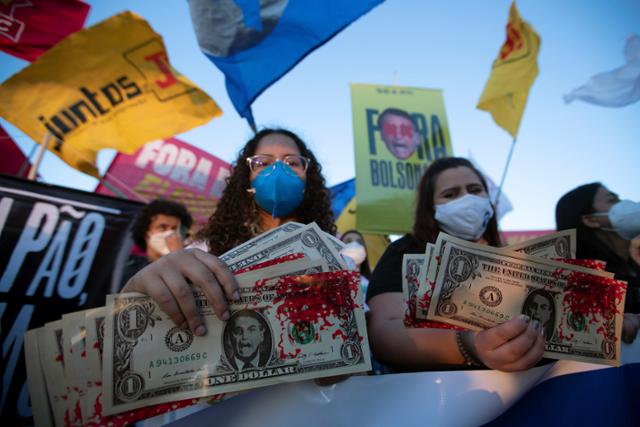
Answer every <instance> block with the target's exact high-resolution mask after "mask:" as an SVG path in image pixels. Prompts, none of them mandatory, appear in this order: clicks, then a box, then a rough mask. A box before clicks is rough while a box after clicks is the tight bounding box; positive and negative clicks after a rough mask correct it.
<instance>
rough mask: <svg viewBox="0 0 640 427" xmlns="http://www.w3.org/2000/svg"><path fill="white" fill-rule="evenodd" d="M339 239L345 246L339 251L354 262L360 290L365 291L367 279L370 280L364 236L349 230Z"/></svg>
mask: <svg viewBox="0 0 640 427" xmlns="http://www.w3.org/2000/svg"><path fill="white" fill-rule="evenodd" d="M340 240H342V241H343V242H344V243H346V246H345V247H344V249H342V250H341V251H340V253H341V254H342V255H344V256H348V257H349V258H351V259H352V260H353V262H354V263H355V264H356V270H358V271H359V272H360V283H361V284H362V292H365V293H366V291H367V286H369V280H371V268H370V267H369V258H368V256H367V246H366V243H365V241H364V237H362V234H360V233H359V232H357V231H356V230H349V231H347V232H345V233H344V234H343V235H342V237H340Z"/></svg>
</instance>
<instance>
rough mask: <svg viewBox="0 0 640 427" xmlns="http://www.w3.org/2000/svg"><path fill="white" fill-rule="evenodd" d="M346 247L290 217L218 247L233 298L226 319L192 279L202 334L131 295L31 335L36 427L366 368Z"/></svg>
mask: <svg viewBox="0 0 640 427" xmlns="http://www.w3.org/2000/svg"><path fill="white" fill-rule="evenodd" d="M342 247H343V244H342V242H340V241H339V240H337V239H336V238H334V237H333V236H330V235H329V234H327V233H324V232H323V231H321V230H320V228H319V227H318V226H317V225H316V224H315V223H314V224H309V225H303V224H298V223H287V224H285V225H283V226H281V227H278V228H275V229H273V230H270V231H268V232H266V233H264V234H262V235H260V236H257V237H256V238H254V239H252V240H250V241H248V242H246V243H245V244H243V245H241V246H238V247H236V248H234V249H232V250H230V251H229V252H227V253H225V254H224V255H222V256H221V257H220V259H222V260H223V261H224V262H225V263H226V264H227V265H228V267H229V269H230V270H231V272H233V273H234V274H235V277H236V279H237V281H238V284H239V293H240V297H241V298H240V300H239V301H229V305H230V307H229V308H230V310H229V311H230V313H231V317H230V318H229V319H228V320H227V321H222V320H221V319H219V318H218V317H216V315H215V313H214V312H213V310H212V309H211V307H210V305H209V302H208V301H207V299H206V297H205V296H204V293H203V292H202V291H201V290H199V289H198V288H197V287H194V289H193V292H194V297H195V299H196V303H197V305H198V307H199V310H200V313H201V315H202V316H203V318H204V321H205V324H206V327H207V334H206V335H205V336H195V335H194V334H193V333H192V332H191V331H190V330H189V329H182V328H180V327H178V326H176V325H175V324H174V323H173V322H172V321H171V319H170V318H169V317H168V316H167V315H166V314H165V313H163V312H162V310H161V309H160V308H159V307H158V305H157V304H156V303H155V302H154V301H153V300H152V299H151V298H149V297H148V296H146V295H144V294H139V293H122V294H115V295H108V296H107V298H106V306H105V307H101V308H96V309H91V310H87V311H82V312H76V313H69V314H66V315H64V316H63V317H62V319H61V320H58V321H55V322H51V323H47V324H45V325H44V326H43V327H41V328H37V329H33V330H30V331H28V332H27V333H26V335H25V357H26V364H27V375H28V385H29V392H30V395H31V402H32V407H33V412H34V419H35V423H36V425H38V426H40V425H43V426H44V425H55V426H72V425H73V426H79V425H96V426H98V425H113V426H117V425H127V424H130V423H132V422H134V421H136V420H139V419H144V418H148V417H150V416H153V415H157V414H160V413H163V412H166V411H171V410H174V409H177V408H179V407H183V406H186V405H191V404H194V403H197V402H199V401H202V399H203V398H204V399H205V401H208V402H210V401H215V400H219V399H221V398H222V395H223V394H224V393H229V392H238V391H242V390H247V389H251V388H256V387H262V386H267V385H272V384H277V383H282V382H290V381H300V380H306V379H311V378H321V377H328V376H335V375H343V374H352V373H357V372H364V371H368V370H370V368H371V367H370V356H369V344H368V339H367V332H366V326H365V317H364V311H363V302H362V291H361V287H360V277H359V274H358V273H357V272H354V271H349V270H348V269H347V265H346V264H345V260H344V259H343V258H342V257H341V255H340V254H339V251H340V249H341V248H342Z"/></svg>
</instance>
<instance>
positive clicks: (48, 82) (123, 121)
mask: <svg viewBox="0 0 640 427" xmlns="http://www.w3.org/2000/svg"><path fill="white" fill-rule="evenodd" d="M0 99H2V102H1V103H0V115H1V116H2V117H3V118H5V119H6V120H8V121H10V122H11V123H13V124H14V125H15V126H17V127H18V128H20V129H21V130H22V131H23V132H24V133H26V134H27V135H29V136H30V137H31V138H33V140H34V141H36V142H40V141H42V139H43V137H44V135H45V133H46V132H50V133H51V135H52V136H53V137H52V138H51V143H50V144H49V146H48V148H49V150H51V151H52V152H53V153H55V154H56V155H58V156H59V157H60V158H61V159H62V160H64V161H65V162H66V163H68V164H69V165H70V166H72V167H74V168H76V169H78V170H80V171H82V172H85V173H88V174H90V175H93V176H98V171H97V169H96V165H95V161H96V154H97V152H98V151H99V150H100V149H102V148H113V149H116V150H118V151H122V152H124V153H127V154H132V153H133V152H134V151H135V150H136V149H138V148H139V147H140V146H142V145H144V144H145V143H147V142H149V141H151V140H155V139H162V138H167V137H170V136H173V135H175V134H178V133H181V132H185V131H187V130H189V129H191V128H193V127H195V126H199V125H201V124H204V123H206V122H208V121H209V120H211V119H212V118H214V117H215V116H219V115H220V114H222V112H221V110H220V108H218V106H217V105H216V103H215V102H214V101H213V100H212V99H211V98H210V97H209V96H208V95H207V94H206V93H204V92H203V91H202V90H201V89H199V88H198V87H197V86H196V85H195V84H193V83H192V82H191V81H190V80H189V79H187V78H186V77H184V76H182V75H180V74H179V73H178V72H177V71H176V70H174V69H173V68H172V67H171V65H170V64H169V60H168V57H167V51H166V49H165V47H164V43H163V42H162V37H160V35H158V34H157V33H155V32H154V31H153V29H152V28H151V26H149V24H148V23H147V22H146V21H145V20H144V19H142V18H141V17H139V16H137V15H135V14H134V13H131V12H124V13H121V14H119V15H116V16H113V17H111V18H109V19H107V20H106V21H103V22H101V23H99V24H97V25H94V26H93V27H90V28H87V29H85V30H83V31H80V32H77V33H75V34H73V35H71V36H69V37H67V38H66V39H64V40H62V41H61V42H60V43H58V44H57V45H55V46H54V47H53V48H51V49H50V50H49V51H47V52H46V53H45V54H43V55H42V56H41V57H40V58H38V60H37V61H35V62H33V63H32V64H31V65H29V66H28V67H27V68H25V69H23V70H22V71H20V72H19V73H17V74H15V75H14V76H12V77H11V78H10V79H8V80H6V81H5V82H4V83H3V84H2V85H1V86H0Z"/></svg>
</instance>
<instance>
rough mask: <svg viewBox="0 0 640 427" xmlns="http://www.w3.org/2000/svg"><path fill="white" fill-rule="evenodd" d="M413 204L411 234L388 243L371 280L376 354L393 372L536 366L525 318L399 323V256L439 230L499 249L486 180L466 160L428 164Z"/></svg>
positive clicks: (536, 341) (419, 249)
mask: <svg viewBox="0 0 640 427" xmlns="http://www.w3.org/2000/svg"><path fill="white" fill-rule="evenodd" d="M416 205H417V207H416V213H415V222H414V225H413V231H412V232H411V233H409V234H406V235H405V236H404V237H402V238H400V239H399V240H397V241H395V242H393V243H392V244H391V245H389V247H388V248H387V250H386V251H385V253H384V254H383V255H382V258H381V259H380V261H378V264H377V265H376V268H375V270H374V272H373V277H372V279H371V283H370V284H369V289H368V292H367V302H368V304H369V308H370V312H369V313H370V315H369V319H368V320H369V322H368V331H369V342H370V344H371V349H372V351H373V353H374V356H375V357H376V358H377V359H378V360H379V361H381V362H383V363H385V364H387V365H389V366H391V367H392V368H393V369H394V370H397V371H410V370H423V369H442V368H446V367H451V366H455V365H458V366H459V365H467V366H486V367H489V368H492V369H498V370H501V371H520V370H523V369H527V368H529V367H531V366H533V365H535V364H536V363H537V362H538V361H539V360H540V359H541V358H542V353H543V352H544V338H543V329H542V325H541V324H540V322H538V321H537V320H532V319H531V318H530V317H529V316H526V315H521V316H519V317H516V318H514V319H511V320H509V321H507V322H505V323H503V324H501V325H498V326H495V327H493V328H490V329H487V330H485V331H481V332H471V331H464V332H463V331H453V330H449V329H430V328H408V327H405V325H404V323H403V317H404V312H405V309H404V304H403V297H402V258H403V255H404V254H412V253H420V254H422V253H424V252H425V248H426V244H427V243H428V242H431V243H433V242H435V240H436V238H437V236H438V233H439V232H440V230H442V231H445V232H447V233H449V234H452V235H454V236H457V237H459V238H462V239H465V240H469V241H473V242H477V243H482V244H486V245H491V246H500V237H499V235H498V224H497V220H496V215H495V213H494V208H493V206H492V205H491V202H490V200H489V195H488V192H487V185H486V182H485V180H484V179H483V178H482V175H481V174H480V172H479V171H478V170H477V169H475V168H474V167H473V165H472V164H471V163H470V162H469V161H468V160H467V159H463V158H459V157H448V158H443V159H439V160H436V161H435V162H433V163H432V164H431V165H430V166H429V168H428V169H427V170H426V171H425V173H424V175H423V177H422V178H421V180H420V184H419V187H418V195H417V203H416Z"/></svg>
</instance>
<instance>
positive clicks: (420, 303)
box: [404, 279, 465, 331]
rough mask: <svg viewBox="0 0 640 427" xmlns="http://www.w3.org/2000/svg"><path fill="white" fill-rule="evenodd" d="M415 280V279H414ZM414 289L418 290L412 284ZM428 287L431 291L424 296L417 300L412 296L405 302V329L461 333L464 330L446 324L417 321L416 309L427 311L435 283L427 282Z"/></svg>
mask: <svg viewBox="0 0 640 427" xmlns="http://www.w3.org/2000/svg"><path fill="white" fill-rule="evenodd" d="M416 280H417V279H416ZM414 286H415V289H418V287H417V284H414ZM429 286H430V287H431V291H430V292H427V293H425V294H424V296H423V297H422V298H421V299H420V300H418V296H417V295H415V294H414V295H412V297H411V299H410V300H409V301H407V311H406V312H405V315H404V325H405V326H406V327H407V328H422V329H428V328H435V329H453V330H456V331H463V330H465V328H462V327H460V326H454V325H449V324H447V323H442V322H438V321H436V320H426V319H418V317H417V315H416V313H417V307H420V310H421V311H428V310H429V305H430V304H431V295H432V294H433V289H434V288H435V283H433V282H431V281H429Z"/></svg>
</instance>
